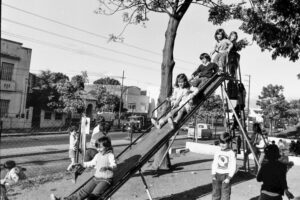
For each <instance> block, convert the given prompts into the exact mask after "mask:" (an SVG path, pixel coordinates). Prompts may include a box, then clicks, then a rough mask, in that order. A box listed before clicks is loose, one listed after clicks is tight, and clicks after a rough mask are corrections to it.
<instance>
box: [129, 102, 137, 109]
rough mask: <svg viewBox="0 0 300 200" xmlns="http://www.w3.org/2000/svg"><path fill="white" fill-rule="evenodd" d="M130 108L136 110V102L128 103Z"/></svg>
mask: <svg viewBox="0 0 300 200" xmlns="http://www.w3.org/2000/svg"><path fill="white" fill-rule="evenodd" d="M128 109H129V111H134V110H135V109H136V104H135V103H129V104H128Z"/></svg>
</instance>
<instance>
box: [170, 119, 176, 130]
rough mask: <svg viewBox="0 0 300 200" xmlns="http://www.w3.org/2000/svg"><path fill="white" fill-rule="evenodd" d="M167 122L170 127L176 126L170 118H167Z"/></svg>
mask: <svg viewBox="0 0 300 200" xmlns="http://www.w3.org/2000/svg"><path fill="white" fill-rule="evenodd" d="M168 123H169V124H170V126H171V128H172V129H174V128H175V126H176V123H175V122H174V121H173V120H172V118H168Z"/></svg>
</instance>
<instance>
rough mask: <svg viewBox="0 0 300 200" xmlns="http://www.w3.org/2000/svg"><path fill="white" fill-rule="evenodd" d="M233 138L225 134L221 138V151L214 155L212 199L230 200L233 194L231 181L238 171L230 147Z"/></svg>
mask: <svg viewBox="0 0 300 200" xmlns="http://www.w3.org/2000/svg"><path fill="white" fill-rule="evenodd" d="M230 141H231V136H230V134H229V133H227V132H225V133H223V134H222V135H221V136H220V147H221V148H220V150H219V151H217V152H216V153H215V155H214V160H213V163H212V186H213V191H212V199H213V200H221V199H222V200H229V199H230V194H231V184H230V180H231V179H232V177H233V175H234V174H235V171H236V157H235V153H234V151H233V150H232V149H230V147H229V143H230Z"/></svg>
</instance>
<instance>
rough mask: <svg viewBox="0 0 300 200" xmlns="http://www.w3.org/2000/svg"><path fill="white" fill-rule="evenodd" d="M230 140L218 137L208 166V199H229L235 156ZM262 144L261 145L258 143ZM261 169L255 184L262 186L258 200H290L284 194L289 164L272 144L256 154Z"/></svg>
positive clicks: (222, 136) (286, 187) (290, 195)
mask: <svg viewBox="0 0 300 200" xmlns="http://www.w3.org/2000/svg"><path fill="white" fill-rule="evenodd" d="M231 139H232V137H231V136H230V134H229V133H227V132H225V133H223V134H222V135H221V136H220V149H219V150H218V151H216V152H215V155H214V160H213V163H212V188H213V191H212V199H213V200H221V199H222V200H229V199H230V195H231V181H230V180H231V179H232V177H233V176H234V174H235V172H236V155H235V152H234V151H233V150H232V149H231V148H230V142H231ZM262 143H264V142H262ZM260 152H261V153H260V161H259V162H260V164H261V167H260V168H259V170H258V173H257V177H256V179H257V181H258V182H262V186H261V193H260V196H259V200H282V196H283V195H284V194H285V195H286V196H287V198H288V199H293V198H294V196H293V194H292V193H291V192H290V191H289V190H288V184H287V180H286V175H287V172H288V170H289V169H290V167H291V166H290V165H289V164H290V163H289V162H285V161H284V160H282V158H283V157H284V156H282V155H281V154H280V150H279V148H278V146H277V145H275V144H266V145H265V146H264V148H263V149H262V151H260Z"/></svg>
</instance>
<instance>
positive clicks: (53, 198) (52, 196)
mask: <svg viewBox="0 0 300 200" xmlns="http://www.w3.org/2000/svg"><path fill="white" fill-rule="evenodd" d="M50 199H51V200H60V198H59V197H56V196H55V195H54V194H51V195H50Z"/></svg>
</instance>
